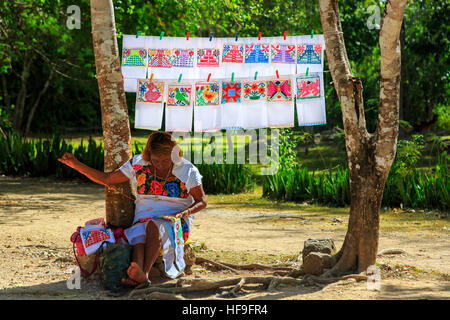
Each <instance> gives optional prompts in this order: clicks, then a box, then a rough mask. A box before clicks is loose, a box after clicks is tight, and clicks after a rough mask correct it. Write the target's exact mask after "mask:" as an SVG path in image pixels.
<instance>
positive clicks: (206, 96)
mask: <svg viewBox="0 0 450 320" xmlns="http://www.w3.org/2000/svg"><path fill="white" fill-rule="evenodd" d="M195 105H197V106H207V105H219V82H208V83H197V84H196V85H195Z"/></svg>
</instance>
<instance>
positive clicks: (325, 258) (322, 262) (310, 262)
mask: <svg viewBox="0 0 450 320" xmlns="http://www.w3.org/2000/svg"><path fill="white" fill-rule="evenodd" d="M332 266H333V257H332V256H331V255H329V254H326V253H321V252H311V253H309V254H308V255H307V256H306V257H305V259H304V260H303V271H304V272H305V273H306V274H313V275H316V276H318V275H321V274H322V273H324V271H325V270H324V269H330V268H331V267H332Z"/></svg>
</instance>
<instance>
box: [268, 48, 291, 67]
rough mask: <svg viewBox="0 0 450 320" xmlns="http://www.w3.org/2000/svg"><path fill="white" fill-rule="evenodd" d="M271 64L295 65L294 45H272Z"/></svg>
mask: <svg viewBox="0 0 450 320" xmlns="http://www.w3.org/2000/svg"><path fill="white" fill-rule="evenodd" d="M270 55H271V58H272V63H295V44H272V45H271V47H270Z"/></svg>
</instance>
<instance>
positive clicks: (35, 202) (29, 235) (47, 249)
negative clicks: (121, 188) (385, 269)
mask: <svg viewBox="0 0 450 320" xmlns="http://www.w3.org/2000/svg"><path fill="white" fill-rule="evenodd" d="M104 211H105V206H104V189H103V187H101V186H97V185H93V184H87V183H83V182H73V181H66V182H62V181H55V180H52V179H47V178H35V179H31V178H22V179H19V178H10V177H0V234H1V238H0V298H6V299H8V298H12V299H14V298H30V299H36V298H38V299H48V298H51V299H54V298H56V299H64V298H66V299H67V298H80V299H87V298H89V299H91V298H101V299H105V298H108V297H107V296H106V294H105V291H102V290H101V288H99V287H98V283H97V281H95V280H84V279H83V283H82V284H83V290H68V289H67V287H66V280H67V279H68V278H69V277H70V272H69V268H70V267H73V266H75V263H74V260H73V255H72V252H71V251H72V249H71V242H70V241H69V238H70V235H71V234H72V232H74V231H75V229H76V227H77V226H79V225H82V224H84V222H85V221H87V220H90V219H93V218H97V217H101V216H104ZM280 216H281V217H282V219H289V221H292V223H283V224H277V223H273V222H271V221H272V220H270V218H273V217H278V218H279V217H280ZM334 217H336V216H326V215H324V214H323V213H320V212H317V213H311V212H308V213H306V212H301V211H292V212H289V211H283V212H281V213H280V212H270V211H267V210H256V209H255V210H243V209H241V210H239V209H233V210H226V209H224V208H221V207H220V206H218V205H214V204H210V205H209V206H208V208H206V209H205V210H204V211H202V212H200V213H198V214H197V215H196V218H195V219H194V228H193V230H192V232H191V239H193V240H194V241H196V242H198V243H202V242H204V243H205V244H206V245H207V248H208V249H213V250H216V251H219V252H221V251H235V252H239V253H240V254H244V255H245V253H249V254H250V253H251V254H253V255H254V254H260V255H273V256H279V255H280V254H281V253H282V254H284V255H292V256H297V255H298V253H299V252H300V251H301V250H302V247H303V242H304V241H305V240H306V239H308V238H323V237H332V238H333V239H334V240H335V244H336V247H337V248H340V246H341V244H342V241H343V239H344V236H345V227H344V226H346V222H347V220H346V216H339V217H338V218H339V219H341V220H342V221H343V223H342V225H334V224H333V223H332V219H333V218H334ZM448 235H449V233H448V230H447V231H442V230H439V231H436V232H435V233H430V232H423V233H421V232H419V233H411V232H408V233H407V232H389V233H387V232H383V230H381V233H380V247H379V250H382V249H385V248H402V249H404V250H405V251H406V254H404V255H396V256H390V257H380V258H379V259H378V261H377V262H379V263H387V264H389V265H391V266H395V265H397V264H398V265H410V266H414V267H416V268H420V269H422V270H424V271H426V272H421V273H413V274H411V273H408V272H406V273H402V270H400V271H399V272H394V271H395V270H394V271H393V272H391V273H389V274H386V275H385V276H384V278H383V279H382V290H381V292H377V291H370V290H367V287H366V284H365V283H364V282H354V281H347V282H342V283H337V284H335V285H332V286H327V287H325V288H320V289H319V288H316V287H300V288H293V287H283V288H282V289H281V290H280V291H279V292H275V293H271V294H263V295H261V294H256V295H255V297H256V298H258V299H379V298H388V299H391V298H394V299H397V298H416V299H417V298H444V299H449V298H450V282H449V281H448V279H449V278H448V274H449V273H450V263H449V261H450V259H449V258H450V238H449V237H448ZM199 269H200V268H199ZM242 274H243V275H245V274H252V275H255V274H258V275H260V274H261V272H257V273H252V272H250V273H242ZM442 274H447V276H446V277H445V276H444V277H443V276H442ZM194 276H201V277H210V278H214V279H217V278H226V277H230V276H232V275H230V274H228V273H226V272H210V271H207V272H204V271H194V274H193V275H191V276H189V277H194ZM245 298H252V295H247V296H245Z"/></svg>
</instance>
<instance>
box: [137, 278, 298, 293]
mask: <svg viewBox="0 0 450 320" xmlns="http://www.w3.org/2000/svg"><path fill="white" fill-rule="evenodd" d="M193 280H196V281H197V282H195V281H191V282H190V283H192V285H190V286H183V287H180V286H175V287H158V286H154V287H153V286H152V287H150V288H145V289H138V290H136V289H135V290H133V291H132V292H130V294H129V295H128V297H129V298H131V297H133V296H136V295H140V294H150V293H154V292H158V293H168V294H172V295H175V294H180V293H192V292H202V291H209V290H213V289H219V288H222V287H229V286H234V287H233V288H232V289H231V290H230V291H228V292H227V293H226V295H234V296H235V295H236V294H237V292H238V291H239V290H241V289H242V287H243V286H244V285H245V284H263V285H264V286H265V287H266V288H267V287H269V289H271V290H273V289H275V287H276V286H278V285H279V284H286V285H299V284H301V283H303V282H302V281H303V280H297V279H293V278H288V277H244V278H243V277H239V278H232V279H226V280H220V281H208V280H205V279H202V280H200V279H193ZM182 283H185V284H186V283H189V281H183V282H182ZM177 284H178V283H177Z"/></svg>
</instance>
